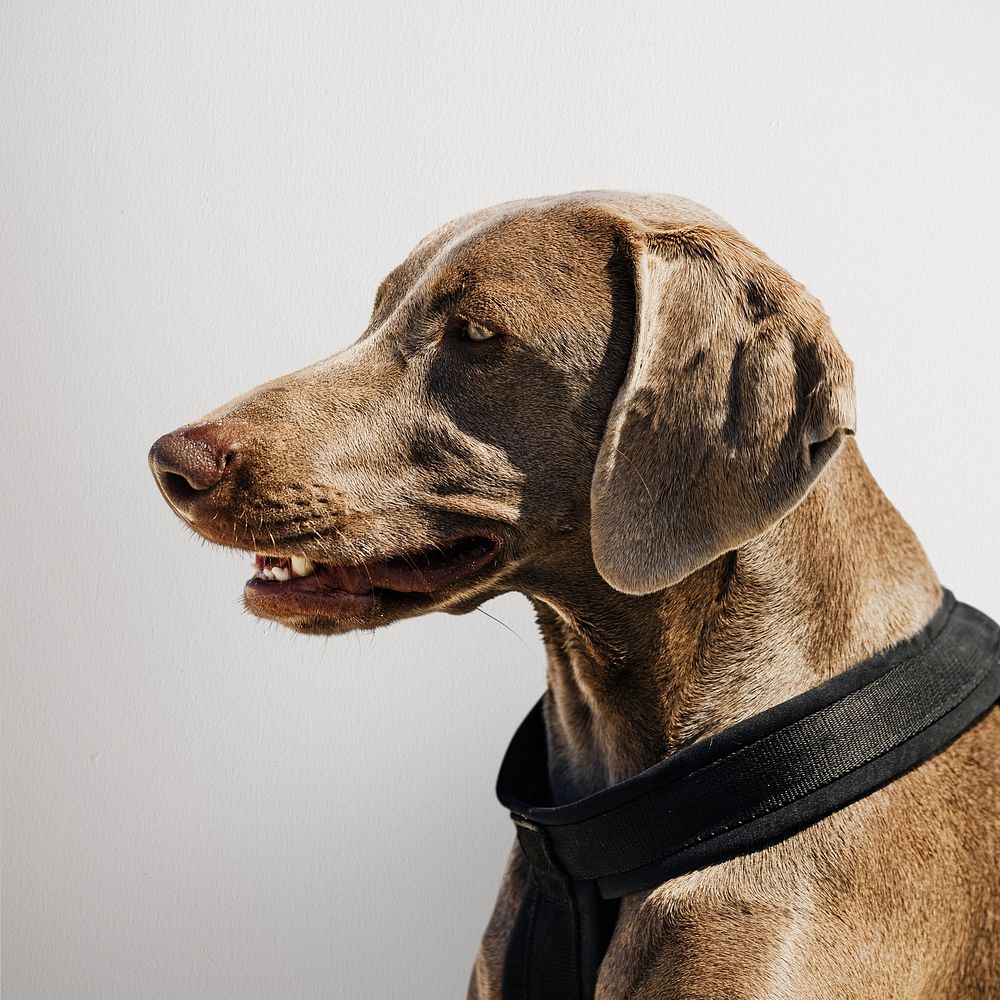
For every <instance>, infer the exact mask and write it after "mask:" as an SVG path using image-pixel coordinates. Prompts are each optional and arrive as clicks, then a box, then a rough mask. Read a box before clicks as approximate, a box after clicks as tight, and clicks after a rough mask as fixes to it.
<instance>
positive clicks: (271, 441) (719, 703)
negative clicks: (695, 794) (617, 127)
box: [182, 192, 1000, 1000]
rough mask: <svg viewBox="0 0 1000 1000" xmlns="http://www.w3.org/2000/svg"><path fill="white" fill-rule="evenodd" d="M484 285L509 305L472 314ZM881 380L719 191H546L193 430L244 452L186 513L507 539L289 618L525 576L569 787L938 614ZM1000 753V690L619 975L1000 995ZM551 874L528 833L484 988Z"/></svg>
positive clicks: (470, 590)
mask: <svg viewBox="0 0 1000 1000" xmlns="http://www.w3.org/2000/svg"><path fill="white" fill-rule="evenodd" d="M454 315H461V316H465V317H471V318H473V319H475V320H476V321H478V322H480V323H482V324H484V325H485V326H487V327H490V328H492V329H494V330H496V331H498V332H499V333H501V334H502V335H501V336H500V337H498V338H496V339H494V340H490V341H486V342H484V343H482V344H469V343H465V342H462V341H459V340H457V339H455V338H453V337H450V336H449V335H448V330H449V329H450V327H449V325H448V323H449V320H448V317H450V316H454ZM853 407H854V399H853V387H852V381H851V366H850V362H849V361H848V360H847V358H846V357H845V356H844V354H843V352H842V350H841V348H840V346H839V344H838V343H837V341H836V339H835V337H834V336H833V333H832V332H831V330H830V328H829V325H828V322H827V320H826V317H825V316H824V314H823V312H822V310H821V309H820V307H819V305H818V304H817V303H816V302H815V300H813V299H812V298H811V297H809V295H808V294H807V293H806V292H805V290H804V289H802V288H801V286H799V285H798V284H797V283H796V282H794V281H793V280H792V279H791V278H790V277H789V276H788V275H787V274H786V273H785V272H784V271H783V270H781V269H780V268H778V267H777V266H776V265H774V264H773V263H772V262H770V261H769V260H768V259H767V258H766V257H765V256H764V255H763V254H762V253H761V252H760V251H759V250H757V249H756V248H754V247H752V246H751V245H750V244H748V243H747V242H746V241H745V240H743V239H742V238H741V237H740V236H739V235H738V234H737V233H735V232H734V231H733V230H732V229H731V228H730V227H729V226H728V225H727V224H726V223H724V222H723V221H722V220H721V219H719V218H718V217H716V216H714V215H713V214H712V213H710V212H708V211H706V210H705V209H702V208H700V207H699V206H696V205H693V204H692V203H690V202H686V201H684V200H682V199H675V198H668V197H659V196H643V195H627V194H623V193H618V192H582V193H578V194H576V195H571V196H567V197H562V198H548V199H537V200H534V201H526V202H515V203H509V204H505V205H500V206H497V207H495V208H493V209H488V210H486V211H483V212H478V213H475V214H473V215H470V216H467V217H465V218H462V219H459V220H456V221H454V222H452V223H449V224H448V225H447V226H444V227H442V228H441V229H439V230H437V231H436V232H435V233H433V234H431V235H430V236H428V237H427V238H426V239H425V240H423V241H422V242H421V243H420V244H419V245H418V246H417V247H416V249H415V250H414V251H413V253H412V254H411V255H410V257H409V258H407V260H406V261H404V262H403V264H401V265H400V266H399V267H398V268H396V269H395V270H394V271H393V272H392V273H391V274H390V275H389V276H388V277H387V278H386V280H385V281H384V282H383V283H382V285H381V287H380V288H379V292H378V296H377V299H376V302H375V308H374V312H373V316H372V321H371V324H370V326H369V328H368V329H367V330H366V331H365V333H364V335H363V336H362V337H361V339H360V340H359V341H358V343H356V344H355V345H353V346H352V347H350V348H348V349H347V350H346V351H343V352H341V353H340V354H337V355H334V356H333V357H332V358H330V359H328V360H327V361H323V362H320V363H319V364H317V365H313V366H311V367H309V368H306V369H304V370H302V371H300V372H296V373H293V374H291V375H288V376H285V377H284V378H281V379H277V380H275V381H274V382H271V383H268V384H266V385H264V386H261V387H260V388H258V389H256V390H254V391H252V392H250V393H248V394H246V395H245V396H243V397H240V398H239V399H237V400H234V401H233V402H232V403H230V404H228V405H227V406H224V407H222V408H220V409H219V410H217V411H215V412H214V413H212V414H209V415H208V416H207V417H206V418H204V419H203V420H202V421H201V422H199V423H198V424H197V425H190V426H189V427H188V428H186V429H184V430H185V433H187V434H188V435H193V438H192V439H193V440H197V441H201V440H205V441H209V442H210V443H211V444H210V446H211V448H212V449H216V450H218V449H220V448H222V446H221V445H219V441H223V442H225V445H226V447H227V448H228V447H229V445H230V444H232V445H234V449H233V450H231V451H229V452H227V455H236V454H238V455H239V461H238V464H235V463H234V467H233V469H232V470H228V471H227V474H226V475H225V476H224V478H223V479H222V481H221V482H220V483H219V484H218V485H216V486H214V488H213V489H212V490H211V491H210V492H211V501H210V503H209V502H207V501H206V503H205V504H203V505H202V506H201V507H199V508H198V509H197V510H183V511H182V513H183V514H184V516H185V517H186V519H187V520H188V521H189V523H191V525H192V526H193V527H194V528H195V529H196V530H198V531H199V532H200V533H202V534H203V535H204V536H205V537H208V538H210V539H212V540H214V541H217V542H220V543H222V544H227V545H235V546H238V547H241V548H249V549H253V550H256V551H259V552H266V553H273V554H283V553H292V552H294V553H304V554H306V555H309V556H311V557H312V558H313V559H315V560H317V561H320V560H323V561H327V562H339V563H358V562H363V561H365V560H372V559H379V558H384V557H386V556H388V555H394V554H397V553H400V552H407V551H413V550H418V549H425V548H427V547H428V546H429V545H444V544H446V543H448V542H449V540H453V539H454V538H456V537H457V536H459V535H462V534H463V533H469V532H477V531H478V532H486V533H488V534H489V535H490V536H492V537H495V538H497V539H498V541H499V543H500V545H501V558H500V559H499V560H498V561H497V563H496V564H495V565H493V566H492V567H490V569H489V571H488V572H483V573H479V574H477V575H475V576H473V577H470V578H469V579H468V580H465V581H460V582H459V583H458V584H457V585H455V586H452V587H450V588H446V589H445V590H444V591H442V592H440V593H436V594H429V595H426V596H425V597H424V598H420V599H414V600H412V601H411V602H409V603H408V604H406V605H404V606H388V605H387V606H385V607H382V608H380V609H379V612H378V614H377V616H376V618H375V619H374V620H372V619H366V620H364V621H362V620H352V619H350V618H349V617H348V618H344V617H343V616H340V617H338V616H335V615H323V614H316V613H309V614H302V615H291V616H287V617H284V618H282V620H283V621H284V623H285V624H287V625H289V626H290V627H293V628H296V629H299V630H301V631H308V632H342V631H347V630H349V629H350V628H354V627H371V626H372V625H373V624H382V623H385V622H388V621H392V620H396V619H397V618H400V617H404V616H407V615H415V614H421V613H424V612H426V611H430V610H448V611H452V612H465V611H468V610H471V609H472V608H474V607H476V606H477V605H478V604H479V603H481V602H482V601H483V600H485V599H486V598H488V597H491V596H493V595H496V594H499V593H502V592H504V591H509V590H519V591H521V592H523V593H525V594H526V595H527V596H528V597H529V598H530V599H531V601H532V602H533V603H534V606H535V608H536V610H537V616H538V622H539V626H540V628H541V631H542V635H543V638H544V641H545V644H546V647H547V650H548V654H549V667H548V695H547V721H548V726H549V734H550V742H551V747H552V761H553V768H554V777H555V782H554V784H555V789H556V795H557V798H558V799H559V800H561V801H566V800H570V799H573V798H576V797H579V796H581V795H583V794H586V793H588V792H592V791H595V790H597V789H599V788H602V787H605V786H606V785H608V784H610V783H613V782H617V781H620V780H622V779H624V778H626V777H627V776H629V775H631V774H634V773H636V772H637V771H639V770H641V769H643V768H645V767H648V766H649V765H651V764H653V763H654V762H656V761H657V760H659V759H661V758H662V757H663V756H664V755H665V754H667V753H670V752H671V751H672V750H674V749H676V748H677V747H679V746H681V745H683V744H685V743H687V742H689V741H691V740H694V739H698V738H703V737H706V736H709V735H711V734H713V733H715V732H718V731H719V730H721V729H722V728H724V727H726V726H727V725H730V724H732V723H733V722H735V721H737V720H738V719H741V718H745V717H746V716H748V715H750V714H752V713H755V712H758V711H760V710H762V709H764V708H766V707H768V706H770V705H773V704H776V703H777V702H780V701H782V700H784V699H786V698H788V697H790V696H791V695H793V694H796V693H797V692H800V691H803V690H805V689H806V688H808V687H811V686H813V685H815V684H816V683H818V682H819V681H821V680H823V679H825V678H827V677H829V676H831V675H833V674H835V673H837V672H839V671H842V670H844V669H846V668H848V667H850V666H851V665H853V664H855V663H857V662H858V661H859V660H861V659H863V658H864V657H866V656H868V655H870V654H872V653H874V652H876V651H878V650H881V649H884V648H885V647H887V646H889V645H891V644H893V643H895V642H897V641H899V640H901V639H903V638H905V637H907V636H910V635H912V634H913V633H914V632H916V631H917V630H918V629H919V628H920V627H921V626H922V625H923V624H924V623H925V622H926V621H927V619H928V618H929V617H930V615H931V614H932V612H933V611H934V609H935V607H936V606H937V604H938V602H939V600H940V588H939V585H938V581H937V579H936V577H935V574H934V572H933V570H932V569H931V567H930V565H929V564H928V561H927V559H926V556H925V555H924V552H923V550H922V549H921V547H920V544H919V543H918V541H917V540H916V538H915V537H914V535H913V533H912V532H911V530H910V529H909V527H908V526H907V525H906V523H905V522H904V521H903V519H902V518H901V517H900V515H899V514H898V513H897V512H896V510H895V509H894V508H893V507H892V505H891V504H890V503H889V502H888V500H887V499H886V498H885V496H884V495H883V494H882V492H881V491H880V489H879V488H878V486H877V485H876V483H875V482H874V480H873V478H872V476H871V475H870V473H869V471H868V469H867V468H866V466H865V464H864V462H863V460H862V458H861V455H860V453H859V451H858V448H857V446H856V444H855V442H854V439H853V438H852V437H851V436H850V435H851V434H852V433H853V430H854V412H853ZM236 446H238V447H236ZM187 447H188V446H187V445H185V448H187ZM198 447H201V446H200V445H199V446H198ZM206 447H209V446H208V445H206ZM223 450H224V449H223ZM214 453H215V452H214V451H212V452H211V454H214ZM220 453H221V452H220ZM206 454H207V452H206ZM203 459H204V455H202V456H201V458H200V459H199V461H202V462H203ZM220 469H221V465H220ZM221 474H222V473H221V472H220V473H219V475H221ZM212 478H213V480H214V478H217V477H216V476H215V475H214V474H213V476H212ZM998 751H1000V714H998V713H996V712H994V713H992V714H991V715H990V716H988V717H987V718H986V719H985V720H984V721H983V722H981V723H980V724H978V725H977V726H976V727H974V728H973V729H972V730H970V731H969V732H967V733H966V734H965V735H963V736H962V737H960V738H959V739H958V740H957V741H956V742H955V743H954V744H952V745H951V746H950V747H949V748H948V749H947V750H946V751H944V752H942V753H940V754H939V755H937V756H936V757H934V758H933V759H931V760H930V761H928V762H927V763H925V764H924V765H922V766H921V767H919V768H918V769H916V770H914V771H912V772H911V773H909V774H907V775H906V776H905V777H903V778H901V779H899V780H898V781H896V782H894V783H893V784H891V785H889V786H887V787H886V788H884V789H882V790H880V791H878V792H876V793H874V794H873V795H871V796H869V797H868V798H866V799H864V800H862V801H860V802H858V803H856V804H854V805H852V806H850V807H848V808H846V809H844V810H842V811H840V812H838V813H836V814H835V815H833V816H831V817H829V818H828V819H826V820H823V821H822V822H820V823H817V824H815V825H814V826H812V827H810V828H809V829H807V830H805V831H804V832H802V833H800V834H798V835H796V836H794V837H791V838H789V839H787V840H785V841H784V842H782V843H780V844H777V845H775V846H773V847H770V848H768V849H766V850H763V851H760V852H757V853H755V854H752V855H750V856H747V857H742V858H738V859H735V860H733V861H729V862H726V863H725V864H721V865H717V866H715V867H711V868H708V869H705V870H703V871H699V872H695V873H692V874H690V875H686V876H683V877H681V878H677V879H674V880H672V881H670V882H668V883H666V884H664V885H662V886H660V887H659V888H657V889H655V890H653V891H652V892H649V893H643V894H637V895H635V896H631V897H628V898H626V899H625V900H624V901H623V905H622V910H621V916H620V919H619V922H618V925H617V928H616V930H615V934H614V938H613V940H612V942H611V945H610V948H609V951H608V954H607V957H606V959H605V961H604V964H603V966H602V968H601V974H600V980H599V984H598V997H599V998H601V1000H613V998H614V1000H617V998H624V997H630V998H641V1000H695V998H718V997H738V998H746V1000H750V998H761V1000H763V998H768V1000H777V998H783V1000H787V998H799V997H801V998H806V997H809V998H813V997H820V996H822V997H827V996H828V997H838V998H857V1000H862V998H865V1000H868V998H871V1000H874V998H879V1000H885V998H890V997H898V998H918V997H919V998H938V997H940V998H946V997H947V998H986V997H995V996H998V995H1000V956H998V947H1000V946H998V943H997V942H998V939H1000V926H998V918H997V898H998V895H997V890H998V879H1000V876H998V864H997V862H998V853H1000V852H998V844H1000V823H998V810H997V778H996V767H995V761H996V759H997V753H998ZM522 881H523V862H522V859H521V856H520V853H519V850H518V849H517V848H516V847H515V849H514V850H513V851H512V853H511V857H510V861H509V864H508V870H507V873H506V875H505V877H504V880H503V883H502V885H501V888H500V894H499V899H498V901H497V906H496V910H495V912H494V915H493V917H492V919H491V921H490V924H489V927H488V928H487V931H486V934H485V937H484V939H483V944H482V948H481V951H480V954H479V957H478V959H477V960H476V963H475V968H474V971H473V975H472V982H471V984H470V988H469V995H470V997H474V998H479V1000H487V998H495V997H498V996H499V989H500V972H501V965H502V959H503V954H504V949H505V946H506V940H507V935H508V934H509V931H510V927H511V923H512V920H513V917H514V914H515V912H516V907H517V901H518V898H519V893H520V891H521V886H522Z"/></svg>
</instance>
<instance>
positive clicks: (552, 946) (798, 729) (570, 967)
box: [497, 590, 1000, 1000]
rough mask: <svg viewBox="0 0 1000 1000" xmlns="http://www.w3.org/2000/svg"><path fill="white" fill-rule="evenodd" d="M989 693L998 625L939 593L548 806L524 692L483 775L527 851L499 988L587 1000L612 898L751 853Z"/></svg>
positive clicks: (539, 724) (610, 921)
mask: <svg viewBox="0 0 1000 1000" xmlns="http://www.w3.org/2000/svg"><path fill="white" fill-rule="evenodd" d="M998 697H1000V627H998V626H997V624H996V623H995V622H993V621H992V620H991V619H989V618H988V617H987V616H986V615H984V614H983V613H982V612H980V611H977V610H976V609H975V608H972V607H970V606H969V605H967V604H962V603H960V602H956V600H955V598H954V596H953V595H952V594H951V592H950V591H947V590H946V591H945V592H944V600H943V602H942V604H941V607H940V608H939V609H938V611H937V612H936V613H935V614H934V617H933V618H932V619H931V621H930V622H929V623H928V625H927V626H926V627H925V628H924V629H923V630H922V631H921V632H920V633H919V634H917V635H916V636H914V637H913V638H912V639H909V640H907V641H906V642H902V643H900V644H898V645H896V646H893V647H892V648H890V649H888V650H886V651H885V652H883V653H880V654H878V655H877V656H873V657H872V658H871V659H869V660H866V661H865V662H864V663H861V664H859V665H858V666H856V667H853V668H852V669H850V670H848V671H846V672H845V673H842V674H839V675H838V676H836V677H834V678H832V679H831V680H829V681H826V682H825V683H823V684H820V685H819V686H818V687H815V688H812V689H811V690H809V691H806V692H805V693H804V694H801V695H798V696H797V697H795V698H792V699H791V700H789V701H786V702H782V703H781V704H780V705H776V706H775V707H774V708H771V709H768V710H767V711H765V712H761V713H760V714H759V715H755V716H753V717H752V718H749V719H746V720H745V721H743V722H740V723H738V724H737V725H735V726H732V727H730V728H729V729H726V730H724V731H723V732H721V733H719V734H718V735H716V736H713V737H712V738H711V739H705V740H701V741H699V742H697V743H693V744H691V745H690V746H687V747H685V748H684V749H682V750H680V751H678V752H677V753H675V754H672V755H671V756H669V757H667V758H665V759H664V760H662V761H660V762H659V763H658V764H655V765H654V766H653V767H651V768H649V769H648V770H646V771H643V772H642V773H641V774H637V775H636V776H635V777H633V778H629V779H628V780H627V781H623V782H621V783H620V784H617V785H613V786H611V787H610V788H606V789H604V790H603V791H600V792H597V793H596V794H594V795H588V796H587V797H586V798H583V799H580V800H579V801H577V802H571V803H568V804H566V805H560V806H552V805H549V803H550V802H551V794H550V790H549V782H548V768H547V763H546V756H547V754H546V731H545V717H544V710H543V701H544V699H542V700H540V701H539V702H538V703H537V704H536V705H535V706H534V708H532V710H531V712H529V714H528V716H527V718H525V720H524V722H522V723H521V726H520V727H519V728H518V730H517V732H516V733H515V734H514V738H513V740H512V741H511V744H510V746H509V748H508V749H507V753H506V755H505V757H504V761H503V765H502V766H501V768H500V776H499V778H498V779H497V796H498V797H499V799H500V801H501V802H502V803H503V805H505V806H506V807H507V808H508V809H509V810H510V811H511V816H512V818H513V820H514V824H515V826H516V828H517V837H518V840H519V841H520V844H521V848H522V850H523V851H524V855H525V857H526V859H527V861H528V865H529V868H528V880H527V885H526V887H525V891H524V896H523V898H522V901H521V907H520V909H519V911H518V914H517V918H516V921H515V924H514V928H513V932H512V935H511V938H510V942H509V945H508V949H507V956H506V961H505V964H504V972H503V997H504V1000H588V998H592V997H593V996H594V988H595V983H596V981H597V971H598V968H599V966H600V964H601V959H602V958H603V957H604V952H605V950H606V949H607V946H608V942H609V941H610V938H611V934H612V931H613V930H614V924H615V920H616V918H617V912H618V901H619V899H620V898H621V897H622V896H624V895H626V894H628V893H632V892H641V891H643V890H648V889H652V888H654V887H655V886H658V885H660V884H661V883H662V882H664V881H665V880H667V879H670V878H673V877H675V876H677V875H681V874H684V873H685V872H690V871H693V870H695V869H697V868H703V867H705V866H706V865H713V864H717V863H719V862H720V861H726V860H728V859H729V858H733V857H736V856H737V855H741V854H746V853H747V852H749V851H755V850H758V849H760V848H762V847H765V846H766V845H768V844H771V843H774V842H775V841H777V840H780V839H782V838H783V837H787V836H789V835H790V834H793V833H795V832H796V831H798V830H801V829H802V828H803V827H806V826H808V825H809V824H811V823H815V822H816V821H817V820H818V819H821V818H822V817H824V816H827V815H829V814H830V813H832V812H835V811H836V810H838V809H840V808H842V807H843V806H846V805H847V804H848V803H850V802H854V801H855V800H856V799H858V798H860V797H862V796H863V795H867V794H868V793H869V792H872V791H874V790H875V789H876V788H879V787H881V786H882V785H884V784H886V783H887V782H889V781H892V780H893V779H894V778H897V777H899V776H900V775H901V774H903V773H904V772H905V771H907V770H909V769H910V768H911V767H913V766H914V765H916V764H919V763H920V762H921V761H923V760H925V759H927V758H928V757H929V756H931V755H932V754H933V753H935V752H936V751H938V750H940V749H941V748H942V747H944V746H946V745H947V744H948V743H949V742H951V740H953V739H954V738H955V737H956V736H958V735H959V734H960V733H961V732H963V731H964V730H965V729H968V728H969V727H970V726H971V725H972V724H973V723H975V722H976V721H977V720H978V719H980V718H981V717H982V716H983V715H985V713H986V712H988V711H989V709H990V708H991V707H992V706H993V705H994V704H995V703H996V701H997V699H998Z"/></svg>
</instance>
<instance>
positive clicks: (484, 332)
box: [448, 316, 496, 344]
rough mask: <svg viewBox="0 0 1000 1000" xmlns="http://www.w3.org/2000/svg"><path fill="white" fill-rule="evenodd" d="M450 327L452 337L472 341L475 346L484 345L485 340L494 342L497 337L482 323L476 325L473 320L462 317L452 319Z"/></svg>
mask: <svg viewBox="0 0 1000 1000" xmlns="http://www.w3.org/2000/svg"><path fill="white" fill-rule="evenodd" d="M448 326H449V328H450V332H451V334H452V336H454V337H457V338H458V339H459V340H471V341H472V342H473V343H475V344H479V343H482V341H484V340H492V339H493V338H494V337H496V334H495V333H494V332H493V331H492V330H490V329H489V328H488V327H485V326H483V325H482V323H476V322H474V321H473V320H471V319H463V318H462V317H460V316H456V317H455V318H454V319H452V320H451V322H450V323H449V324H448Z"/></svg>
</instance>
